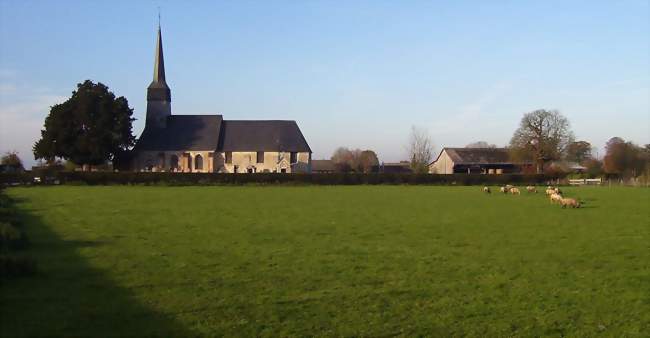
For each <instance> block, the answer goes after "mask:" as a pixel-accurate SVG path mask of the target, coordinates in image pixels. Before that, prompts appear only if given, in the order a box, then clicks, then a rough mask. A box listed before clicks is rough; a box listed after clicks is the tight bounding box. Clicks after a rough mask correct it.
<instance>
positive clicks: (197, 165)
mask: <svg viewBox="0 0 650 338" xmlns="http://www.w3.org/2000/svg"><path fill="white" fill-rule="evenodd" d="M194 169H197V170H203V156H201V155H196V157H194Z"/></svg>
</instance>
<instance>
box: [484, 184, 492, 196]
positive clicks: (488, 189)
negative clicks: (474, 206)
mask: <svg viewBox="0 0 650 338" xmlns="http://www.w3.org/2000/svg"><path fill="white" fill-rule="evenodd" d="M483 192H484V193H486V194H491V193H492V190H490V187H487V186H485V187H483Z"/></svg>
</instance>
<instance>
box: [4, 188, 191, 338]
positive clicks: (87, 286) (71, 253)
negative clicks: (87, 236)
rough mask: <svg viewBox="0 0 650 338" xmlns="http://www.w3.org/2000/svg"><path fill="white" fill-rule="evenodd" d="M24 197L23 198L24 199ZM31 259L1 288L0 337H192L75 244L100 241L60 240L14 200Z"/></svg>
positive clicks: (93, 245)
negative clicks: (30, 270)
mask: <svg viewBox="0 0 650 338" xmlns="http://www.w3.org/2000/svg"><path fill="white" fill-rule="evenodd" d="M23 202H24V201H23ZM17 207H18V208H19V210H18V217H19V218H20V221H21V224H22V226H24V227H25V230H26V231H27V234H28V236H29V239H30V243H31V245H30V247H29V248H28V249H27V251H26V253H25V254H27V255H29V256H32V257H34V258H35V260H36V263H37V266H38V272H37V273H36V275H35V276H30V277H24V278H19V279H11V280H8V281H5V282H4V283H3V284H2V285H1V288H0V304H2V305H1V306H0V336H2V337H35V336H38V337H42V336H48V337H115V336H120V337H124V336H128V337H193V336H197V334H196V333H193V332H191V331H190V330H189V329H187V328H185V327H184V326H183V325H181V323H179V322H178V321H177V320H176V319H175V318H173V317H172V316H170V315H167V314H163V313H161V312H157V311H155V310H153V309H152V308H150V307H147V306H146V305H145V304H142V303H141V302H140V301H138V300H137V299H136V295H135V294H134V292H133V291H132V290H129V289H126V288H124V287H120V286H118V285H117V284H116V283H115V282H114V281H112V280H111V279H110V278H109V276H108V275H107V274H106V272H104V271H101V270H99V269H96V268H93V267H91V266H90V265H89V263H88V262H87V261H85V259H84V258H83V257H81V256H80V255H79V253H78V251H79V249H80V248H83V249H86V248H90V249H92V248H96V247H98V246H102V245H110V243H109V242H102V241H64V240H62V239H61V238H59V237H58V236H57V235H56V234H55V233H54V232H53V231H52V229H50V228H49V227H48V226H47V225H46V224H45V223H44V222H43V221H42V219H41V218H40V217H38V216H36V215H34V214H33V213H31V212H30V210H27V209H25V207H24V206H21V204H20V203H17Z"/></svg>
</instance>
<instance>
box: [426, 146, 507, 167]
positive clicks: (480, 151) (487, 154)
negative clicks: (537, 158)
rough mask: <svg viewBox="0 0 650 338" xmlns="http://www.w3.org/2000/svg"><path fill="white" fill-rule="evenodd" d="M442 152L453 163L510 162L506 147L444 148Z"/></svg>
mask: <svg viewBox="0 0 650 338" xmlns="http://www.w3.org/2000/svg"><path fill="white" fill-rule="evenodd" d="M443 152H447V154H448V155H449V157H450V158H451V159H452V161H454V164H509V163H512V161H511V160H510V154H509V153H508V149H506V148H444V149H442V151H441V152H440V154H442V153H443ZM438 157H440V155H438ZM436 161H437V159H436Z"/></svg>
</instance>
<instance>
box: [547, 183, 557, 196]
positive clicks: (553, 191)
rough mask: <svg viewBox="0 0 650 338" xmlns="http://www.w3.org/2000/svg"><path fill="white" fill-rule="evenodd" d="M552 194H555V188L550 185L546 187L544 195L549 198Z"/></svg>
mask: <svg viewBox="0 0 650 338" xmlns="http://www.w3.org/2000/svg"><path fill="white" fill-rule="evenodd" d="M553 194H555V188H553V187H551V186H550V185H549V186H548V187H546V195H547V196H550V195H553Z"/></svg>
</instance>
